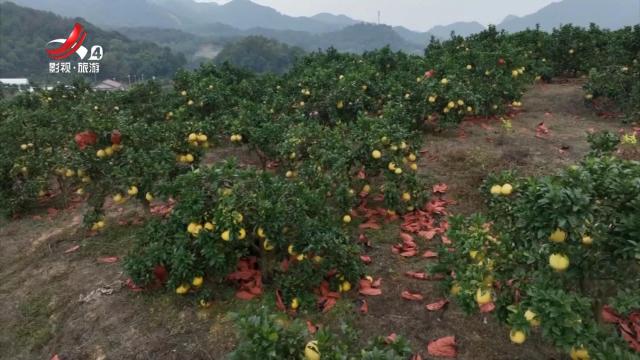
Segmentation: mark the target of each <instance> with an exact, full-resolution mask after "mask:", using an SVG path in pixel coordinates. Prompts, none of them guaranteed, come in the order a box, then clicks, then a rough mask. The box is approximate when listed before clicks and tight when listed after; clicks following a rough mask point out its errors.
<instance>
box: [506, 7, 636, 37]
mask: <svg viewBox="0 0 640 360" xmlns="http://www.w3.org/2000/svg"><path fill="white" fill-rule="evenodd" d="M591 23H595V24H597V25H599V26H600V27H604V28H609V29H618V28H621V27H624V26H631V25H637V24H640V1H638V0H563V1H559V2H555V3H551V4H549V5H547V6H545V7H544V8H542V9H540V10H538V11H536V12H535V13H533V14H531V15H527V16H523V17H517V16H513V15H509V16H507V17H506V18H505V19H504V20H503V21H502V23H500V24H498V29H504V30H507V31H509V32H516V31H521V30H525V29H527V28H534V27H535V26H536V24H539V25H540V28H541V29H542V30H546V31H550V30H552V29H553V28H554V27H558V26H559V25H566V24H573V25H578V26H589V24H591Z"/></svg>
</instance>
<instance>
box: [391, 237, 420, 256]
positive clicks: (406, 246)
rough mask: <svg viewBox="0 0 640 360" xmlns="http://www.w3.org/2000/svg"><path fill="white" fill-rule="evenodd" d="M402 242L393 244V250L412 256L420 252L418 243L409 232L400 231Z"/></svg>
mask: <svg viewBox="0 0 640 360" xmlns="http://www.w3.org/2000/svg"><path fill="white" fill-rule="evenodd" d="M400 239H401V240H402V243H400V244H396V245H393V246H392V248H391V251H392V252H393V253H394V254H399V255H400V256H403V257H412V256H416V255H417V254H418V245H417V244H416V243H415V241H414V240H413V236H411V235H409V234H407V233H403V232H401V233H400Z"/></svg>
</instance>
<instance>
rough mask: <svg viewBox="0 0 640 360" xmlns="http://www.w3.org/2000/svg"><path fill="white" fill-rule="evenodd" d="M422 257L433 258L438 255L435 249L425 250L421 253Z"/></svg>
mask: <svg viewBox="0 0 640 360" xmlns="http://www.w3.org/2000/svg"><path fill="white" fill-rule="evenodd" d="M422 257H423V258H427V259H435V258H437V257H438V253H437V252H435V251H431V250H427V251H425V252H424V254H422Z"/></svg>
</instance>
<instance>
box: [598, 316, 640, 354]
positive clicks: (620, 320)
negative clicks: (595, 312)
mask: <svg viewBox="0 0 640 360" xmlns="http://www.w3.org/2000/svg"><path fill="white" fill-rule="evenodd" d="M600 315H601V317H602V320H603V321H604V322H607V323H611V324H617V325H618V330H619V331H620V335H622V338H623V339H624V340H625V341H626V342H627V344H628V345H629V347H630V348H631V349H633V350H634V351H636V352H640V311H634V312H632V313H631V314H629V316H627V317H626V318H625V317H624V316H622V315H619V314H617V313H616V312H615V310H614V309H613V308H612V307H611V306H609V305H605V306H603V307H602V310H601V312H600Z"/></svg>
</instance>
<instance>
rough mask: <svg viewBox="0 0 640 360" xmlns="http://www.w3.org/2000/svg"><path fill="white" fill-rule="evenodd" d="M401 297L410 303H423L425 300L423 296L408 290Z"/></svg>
mask: <svg viewBox="0 0 640 360" xmlns="http://www.w3.org/2000/svg"><path fill="white" fill-rule="evenodd" d="M400 296H401V297H402V298H403V299H405V300H409V301H422V300H423V299H424V296H422V294H419V293H414V292H411V291H408V290H405V291H403V292H402V293H401V294H400Z"/></svg>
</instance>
